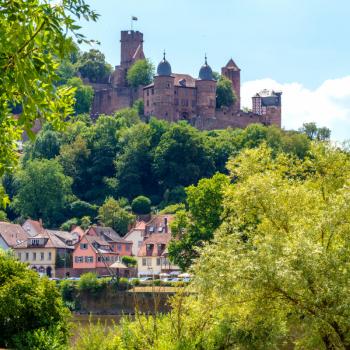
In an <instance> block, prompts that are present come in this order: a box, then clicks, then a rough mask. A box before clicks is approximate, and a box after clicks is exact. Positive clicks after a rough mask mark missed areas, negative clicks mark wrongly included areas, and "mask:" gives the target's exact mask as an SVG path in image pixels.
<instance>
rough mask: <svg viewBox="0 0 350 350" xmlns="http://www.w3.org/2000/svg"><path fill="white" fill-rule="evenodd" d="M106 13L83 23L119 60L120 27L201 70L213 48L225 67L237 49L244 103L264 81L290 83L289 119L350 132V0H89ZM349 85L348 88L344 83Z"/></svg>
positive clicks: (216, 61) (216, 62)
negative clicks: (135, 19) (137, 33)
mask: <svg viewBox="0 0 350 350" xmlns="http://www.w3.org/2000/svg"><path fill="white" fill-rule="evenodd" d="M88 2H89V3H90V4H91V6H92V7H93V8H94V9H95V10H96V11H97V12H98V13H99V14H100V15H101V16H100V19H99V20H98V22H97V23H86V22H84V23H83V32H84V34H86V36H87V37H88V38H92V39H96V40H98V41H100V42H101V45H100V46H99V49H100V50H101V51H102V52H104V54H105V55H106V58H107V60H108V61H109V62H110V63H111V64H113V65H117V64H118V63H119V57H120V46H119V39H120V31H121V30H125V29H130V17H131V16H132V15H133V16H137V17H138V21H137V22H136V23H135V24H134V29H137V30H140V31H142V32H143V33H144V40H145V42H144V51H145V54H146V56H147V57H148V58H150V59H151V61H152V62H153V63H155V64H157V63H158V62H159V61H160V59H161V57H162V51H163V49H165V50H166V52H167V59H168V60H169V62H170V63H171V65H172V69H173V71H174V72H181V73H189V74H192V75H194V76H197V74H198V70H199V68H200V66H201V64H202V63H203V56H204V53H205V52H206V53H207V55H208V63H209V64H210V65H211V66H212V68H213V69H214V70H217V71H219V70H220V67H221V66H223V65H224V64H225V63H226V62H227V61H228V60H229V58H230V57H232V58H233V59H234V60H235V61H236V63H237V64H238V65H239V66H240V68H241V69H242V72H241V78H242V95H243V104H245V105H246V106H248V107H250V97H251V96H250V94H251V93H253V92H254V91H255V90H256V89H260V88H261V87H262V86H263V87H266V88H280V89H282V90H283V101H282V103H283V125H284V127H286V128H298V127H300V126H301V125H302V123H303V122H304V121H311V120H314V121H316V122H317V123H318V124H319V125H326V126H328V127H330V128H331V129H332V132H333V138H334V139H337V140H343V139H350V64H349V63H350V48H349V44H348V42H349V41H350V40H349V38H350V25H349V16H350V1H346V0H333V1H330V0H217V1H211V0H173V1H170V0H147V1H145V0H125V1H121V0H98V1H97V0H89V1H88ZM344 90H345V91H344Z"/></svg>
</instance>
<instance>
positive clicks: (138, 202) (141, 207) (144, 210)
mask: <svg viewBox="0 0 350 350" xmlns="http://www.w3.org/2000/svg"><path fill="white" fill-rule="evenodd" d="M151 204H152V203H151V200H150V199H149V198H147V197H145V196H138V197H136V198H135V199H134V200H133V201H132V203H131V208H132V211H133V212H134V213H135V214H139V215H142V214H149V213H150V212H151Z"/></svg>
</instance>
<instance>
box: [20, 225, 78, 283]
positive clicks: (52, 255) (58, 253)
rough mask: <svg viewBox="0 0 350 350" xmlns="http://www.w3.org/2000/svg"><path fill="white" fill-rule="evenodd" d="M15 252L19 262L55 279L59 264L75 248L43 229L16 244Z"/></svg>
mask: <svg viewBox="0 0 350 350" xmlns="http://www.w3.org/2000/svg"><path fill="white" fill-rule="evenodd" d="M14 251H15V254H16V255H17V258H18V260H20V261H22V262H25V263H28V264H29V266H30V268H31V269H33V270H35V271H37V272H38V273H39V274H41V275H47V276H48V277H55V273H56V267H57V262H58V261H60V260H64V259H66V257H67V256H69V255H70V254H71V253H72V251H73V246H69V245H67V244H65V243H64V242H62V241H61V240H60V239H59V238H57V237H56V236H55V235H54V234H52V233H50V232H48V231H46V230H45V229H43V230H42V232H41V233H39V234H36V235H35V236H29V237H28V238H27V239H26V240H25V241H23V242H21V243H18V244H16V245H15V246H14ZM64 261H65V260H64Z"/></svg>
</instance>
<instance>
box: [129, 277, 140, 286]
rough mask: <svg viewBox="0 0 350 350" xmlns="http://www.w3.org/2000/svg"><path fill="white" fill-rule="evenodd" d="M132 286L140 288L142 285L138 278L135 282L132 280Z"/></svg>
mask: <svg viewBox="0 0 350 350" xmlns="http://www.w3.org/2000/svg"><path fill="white" fill-rule="evenodd" d="M131 284H132V285H133V286H139V285H140V284H141V282H140V280H139V279H138V278H135V279H134V280H131Z"/></svg>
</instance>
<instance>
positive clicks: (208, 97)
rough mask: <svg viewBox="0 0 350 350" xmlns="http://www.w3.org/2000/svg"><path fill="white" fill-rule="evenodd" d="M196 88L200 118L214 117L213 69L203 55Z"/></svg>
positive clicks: (214, 89) (214, 86) (214, 84)
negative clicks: (202, 63)
mask: <svg viewBox="0 0 350 350" xmlns="http://www.w3.org/2000/svg"><path fill="white" fill-rule="evenodd" d="M196 88H197V115H198V116H200V117H202V118H215V106H216V81H215V80H214V78H213V71H212V69H211V67H210V66H209V65H208V62H207V55H205V59H204V65H203V66H202V67H201V68H200V70H199V74H198V79H197V80H196Z"/></svg>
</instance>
